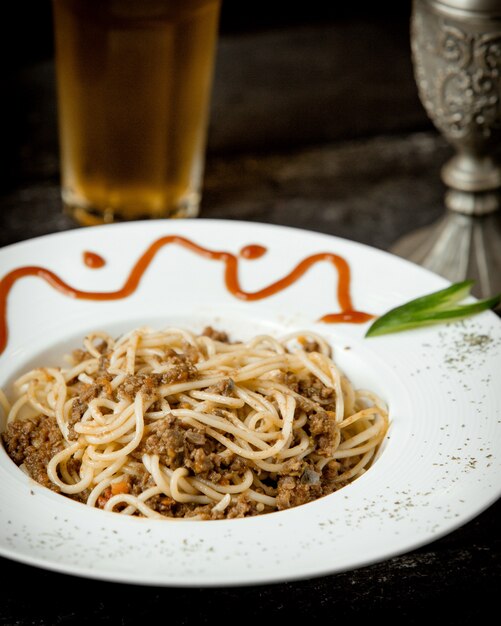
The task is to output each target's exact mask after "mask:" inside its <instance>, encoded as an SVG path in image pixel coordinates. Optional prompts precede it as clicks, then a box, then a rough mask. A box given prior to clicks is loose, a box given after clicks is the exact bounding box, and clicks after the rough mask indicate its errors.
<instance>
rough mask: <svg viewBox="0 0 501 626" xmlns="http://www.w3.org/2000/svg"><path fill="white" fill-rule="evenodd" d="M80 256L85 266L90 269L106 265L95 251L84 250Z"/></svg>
mask: <svg viewBox="0 0 501 626" xmlns="http://www.w3.org/2000/svg"><path fill="white" fill-rule="evenodd" d="M82 257H83V262H84V263H85V265H87V267H90V269H91V270H98V269H100V268H101V267H104V266H105V265H106V261H105V260H104V259H103V257H102V256H101V255H100V254H97V252H89V251H88V250H84V252H83V254H82Z"/></svg>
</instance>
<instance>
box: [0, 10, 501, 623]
mask: <svg viewBox="0 0 501 626" xmlns="http://www.w3.org/2000/svg"><path fill="white" fill-rule="evenodd" d="M7 82H8V84H9V87H10V94H11V97H10V98H8V99H7V100H6V101H4V103H3V106H4V116H3V119H4V121H5V120H8V121H9V123H8V124H7V128H6V129H5V136H4V141H3V145H2V149H1V153H0V154H1V165H2V171H3V176H2V179H1V181H0V191H1V197H0V245H1V246H4V245H7V244H10V243H14V242H17V241H21V240H25V239H28V238H31V237H34V236H38V235H42V234H45V233H50V232H55V231H64V230H67V229H69V228H75V227H76V225H75V224H74V223H72V222H71V221H70V220H69V218H67V217H66V216H64V215H63V214H62V212H61V203H60V198H59V180H58V155H57V132H56V111H55V101H54V73H53V64H52V62H51V61H50V60H47V61H44V62H36V63H32V64H30V65H26V66H24V67H23V68H22V69H21V70H19V71H17V72H13V73H11V75H10V76H8V77H7ZM450 155H451V150H450V148H449V147H448V146H447V145H446V144H445V142H444V141H443V140H442V139H441V138H440V137H439V136H438V135H437V133H436V132H435V131H434V129H433V128H432V126H431V124H430V123H429V121H428V120H427V118H426V116H425V114H424V112H423V109H422V107H421V105H420V103H419V100H418V98H417V95H416V89H415V84H414V80H413V76H412V67H411V62H410V53H409V42H408V31H407V29H406V27H405V25H404V24H402V23H401V22H400V23H390V22H382V21H381V22H377V21H374V20H371V21H363V20H352V21H343V22H332V23H326V24H321V25H316V26H315V25H310V26H301V25H296V26H294V27H290V28H288V29H271V30H268V31H264V32H254V33H245V34H239V35H226V36H223V37H222V38H221V42H220V46H219V55H218V60H217V72H216V80H215V85H214V98H213V108H212V117H211V126H210V134H209V150H208V155H207V166H206V175H205V182H204V195H203V203H202V213H201V215H202V216H203V217H207V218H228V219H243V220H250V221H259V222H268V223H274V224H285V225H290V226H296V227H301V228H306V229H310V230H316V231H320V232H325V233H330V234H333V235H338V236H341V237H346V238H349V239H353V240H356V241H361V242H364V243H368V244H370V245H373V246H375V247H379V248H384V249H387V248H389V247H390V246H391V244H392V243H393V242H394V241H395V240H397V239H398V238H399V237H400V236H401V235H403V234H404V233H406V232H408V231H410V230H413V229H415V228H417V227H419V226H422V225H425V224H428V223H430V222H432V221H433V220H435V219H437V218H438V217H439V216H440V215H441V214H442V211H443V206H442V196H443V193H444V189H443V186H442V184H441V182H440V179H439V172H440V167H441V166H442V164H443V163H444V161H445V160H446V159H447V158H448V157H449V156H450ZM500 522H501V504H500V503H499V502H498V503H497V504H495V505H493V506H491V507H490V508H489V509H488V510H487V511H485V512H484V513H482V514H481V515H480V516H478V517H477V518H476V519H474V520H473V521H471V522H470V523H468V524H466V525H465V526H463V527H462V528H460V529H459V530H457V531H455V532H453V533H451V534H450V535H448V536H446V537H444V538H442V539H439V540H437V541H435V542H434V543H432V544H430V545H428V546H425V547H423V548H421V549H419V550H416V551H414V552H411V553H409V554H406V555H403V556H399V557H396V558H393V559H391V560H390V561H387V562H384V563H380V564H377V565H373V566H371V567H366V568H363V569H358V570H355V571H351V572H346V573H342V574H337V575H333V576H328V577H322V578H317V579H313V580H306V581H299V582H290V583H282V584H276V585H270V586H262V587H244V588H222V589H169V588H147V587H135V586H129V585H118V584H112V583H104V582H98V581H93V580H85V579H78V578H75V577H72V576H64V575H61V574H56V573H52V572H48V571H44V570H39V569H35V568H32V567H29V566H26V565H21V564H18V563H15V562H11V561H8V560H5V559H2V560H0V563H1V565H2V573H3V576H2V580H3V584H2V594H1V595H2V599H1V602H0V625H2V624H5V625H7V624H9V625H14V624H16V625H22V626H25V625H28V624H30V625H31V624H36V625H46V624H47V625H49V624H80V623H92V624H138V623H146V622H147V621H149V620H152V619H158V618H155V616H156V615H160V616H162V613H164V614H165V617H161V619H162V620H164V619H165V620H166V621H171V620H173V619H175V622H176V624H179V625H182V624H190V623H196V624H207V623H211V622H212V621H214V620H215V619H224V620H227V619H231V620H233V619H236V618H237V619H238V617H240V616H241V615H243V614H244V612H245V614H246V615H251V616H252V617H260V618H263V619H266V620H267V622H268V623H270V621H271V622H272V621H274V620H276V619H279V618H287V617H291V616H298V617H307V618H308V619H309V623H314V622H315V621H316V620H317V619H318V618H327V619H328V620H330V621H332V623H339V622H340V621H341V620H344V619H348V618H349V619H352V618H353V617H355V618H358V619H359V620H360V621H361V620H362V619H364V620H365V619H371V620H372V621H374V620H375V619H378V618H384V619H387V618H394V619H399V620H402V621H403V623H407V624H409V623H410V624H418V623H421V622H422V621H423V620H425V619H426V620H429V619H430V618H431V617H432V616H433V617H436V618H440V619H441V620H442V621H443V623H445V624H463V623H465V624H466V623H472V622H474V621H475V620H479V619H482V618H484V619H485V618H487V615H488V614H489V611H490V610H496V609H497V603H498V598H497V593H498V592H499V583H500V573H501V558H500V552H501V550H500V544H501V542H500V533H499V528H500ZM42 590H48V593H47V595H46V597H45V598H44V599H43V600H42V601H39V600H37V601H31V598H32V594H34V596H38V592H41V591H42ZM172 611H174V612H175V615H176V617H175V618H174V617H173V616H172ZM233 616H235V617H233ZM237 616H238V617H237Z"/></svg>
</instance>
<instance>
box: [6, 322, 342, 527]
mask: <svg viewBox="0 0 501 626" xmlns="http://www.w3.org/2000/svg"><path fill="white" fill-rule="evenodd" d="M204 334H205V335H206V336H209V337H211V338H213V339H215V340H217V341H228V337H227V335H226V333H221V332H219V331H214V330H213V329H210V328H209V329H206V331H205V332H204ZM80 352H81V354H79V355H78V358H79V359H81V360H84V359H85V358H89V356H90V355H88V354H86V353H84V352H82V351H80ZM74 357H75V353H74ZM169 360H170V362H171V365H172V367H171V368H169V369H168V370H167V372H165V373H162V374H148V375H132V376H128V377H127V378H126V379H125V380H124V381H123V382H122V384H121V385H120V386H118V387H117V389H115V390H114V391H113V390H112V389H111V386H110V384H109V383H110V380H111V375H110V374H108V372H107V371H106V365H107V355H106V353H104V354H103V357H102V359H101V366H102V369H101V370H100V371H99V372H98V374H97V375H96V382H95V383H94V384H92V385H86V384H83V383H79V382H78V383H77V382H76V381H75V384H74V385H73V388H74V389H77V391H78V394H77V395H76V397H75V398H74V400H73V406H72V409H71V413H70V417H69V438H70V439H71V440H76V439H77V438H78V435H77V433H76V432H75V430H74V426H75V424H76V423H77V422H78V421H79V420H80V419H81V418H82V416H83V414H84V413H85V411H86V410H87V406H88V403H89V402H90V401H91V400H92V399H93V398H97V397H107V398H110V399H113V400H117V399H122V398H124V399H128V400H133V398H134V397H135V396H136V394H137V393H142V394H143V395H144V396H145V397H148V398H149V399H150V400H154V398H155V391H156V389H157V388H158V387H159V386H161V385H165V384H169V383H173V382H185V381H189V380H191V379H193V378H195V377H196V376H197V370H196V367H195V362H196V357H194V355H193V353H190V349H189V347H188V346H187V351H186V353H181V354H179V353H176V352H172V354H170V355H169ZM281 382H283V384H285V385H287V386H288V387H289V388H290V389H291V390H293V391H294V392H296V393H298V394H300V395H302V396H304V398H306V399H307V400H306V401H305V403H304V406H300V403H298V408H297V410H298V411H299V410H301V409H303V410H306V411H307V413H308V420H307V422H306V424H305V425H304V427H303V430H304V431H305V432H306V434H307V435H308V436H309V438H310V440H313V443H314V444H315V452H316V454H317V455H318V456H319V457H322V456H323V457H328V456H331V455H332V453H333V452H334V446H335V445H337V440H338V439H337V438H338V427H337V425H336V423H335V421H334V419H333V416H332V411H333V410H334V405H335V392H334V390H332V389H330V388H327V387H325V386H324V385H323V384H322V383H321V382H320V381H319V380H318V379H316V378H315V377H313V376H308V377H307V378H306V379H301V380H298V379H297V378H296V376H295V375H294V374H293V373H292V372H287V373H285V374H282V381H281ZM233 388H234V382H233V380H231V378H228V379H225V380H223V381H221V382H220V383H218V384H217V385H215V386H214V387H212V388H210V387H209V388H207V391H208V392H212V393H216V394H219V395H226V396H231V395H232V393H233ZM170 400H171V399H170V398H169V401H170ZM308 400H310V402H308ZM311 400H312V401H313V402H314V403H315V405H316V410H312V406H315V405H313V402H311ZM171 407H172V408H179V407H182V405H181V404H179V405H175V404H173V403H172V402H171ZM319 407H321V408H320V409H319ZM150 410H155V404H153V406H152V407H151V409H150ZM213 412H214V413H215V414H217V415H220V416H224V415H225V409H224V408H214V409H213ZM2 439H3V443H4V446H5V449H6V451H7V453H8V455H9V456H10V458H11V459H12V460H13V461H14V462H15V463H16V464H17V465H23V468H24V469H25V471H26V472H27V473H28V474H29V475H30V476H31V477H32V478H33V479H34V480H35V481H37V482H38V483H40V484H41V485H43V486H45V487H48V488H49V489H52V490H53V491H56V492H58V491H59V488H58V487H57V486H56V485H54V484H53V483H52V482H51V481H50V479H49V477H48V475H47V465H48V463H49V461H50V459H51V458H52V457H53V456H54V455H55V454H57V453H58V452H60V451H61V450H63V449H64V447H65V446H64V440H63V437H62V435H61V432H60V430H59V427H58V425H57V422H56V420H55V418H52V417H47V416H42V415H39V416H37V417H34V418H30V419H26V420H19V421H14V422H12V423H10V424H9V425H8V426H7V429H6V430H5V432H4V433H3V434H2ZM298 443H299V441H294V442H293V443H292V444H291V446H294V445H297V444H298ZM145 453H147V454H150V455H158V457H159V460H160V463H161V464H163V465H164V466H165V467H168V468H170V469H172V470H175V469H177V468H179V467H185V468H187V469H188V470H189V472H190V475H192V476H196V477H197V478H202V479H206V480H208V481H210V482H212V483H215V484H219V485H227V484H230V483H233V482H240V481H241V480H242V478H243V476H244V474H245V471H246V469H247V468H251V469H252V470H253V471H254V473H255V474H256V475H257V477H258V478H259V479H260V480H261V481H262V484H263V485H264V487H260V486H256V485H253V487H252V488H253V489H254V490H255V491H258V492H259V491H260V492H262V493H264V492H265V491H264V490H265V488H266V489H267V492H268V494H272V495H274V496H275V497H276V506H277V509H278V510H283V509H288V508H291V507H295V506H299V505H301V504H305V503H307V502H311V501H312V500H316V499H317V498H320V497H322V496H325V495H328V494H330V493H332V492H333V491H335V490H337V489H339V488H340V487H342V486H344V484H345V483H342V482H341V483H340V482H335V480H334V479H336V478H337V476H338V475H339V474H340V473H342V472H343V463H342V461H341V462H338V461H329V462H328V463H327V464H325V466H324V467H323V469H322V470H321V471H320V472H319V471H317V470H316V469H315V466H314V465H313V463H312V461H310V460H308V459H302V460H301V459H294V458H292V459H291V460H289V461H287V462H286V463H285V464H284V468H283V470H282V471H280V472H279V473H278V474H274V475H270V474H268V473H266V472H263V470H261V469H260V468H258V467H257V466H256V465H255V464H254V462H253V461H252V460H249V459H245V458H242V457H240V456H238V455H236V454H233V453H231V452H230V451H229V450H228V449H227V448H226V447H225V446H224V445H222V444H221V443H219V442H218V441H216V440H215V439H213V438H212V437H210V436H208V435H207V434H206V432H205V430H204V428H203V427H202V428H193V427H191V426H189V425H187V424H186V423H184V422H183V421H182V420H180V419H178V418H176V417H174V416H172V415H168V416H167V417H165V418H163V419H160V420H158V421H155V422H153V423H151V424H149V425H148V427H147V428H145V433H144V436H143V438H142V441H141V443H140V444H139V446H138V447H137V448H136V449H135V450H134V451H133V452H132V453H131V454H130V455H129V456H130V457H131V458H132V459H133V460H135V461H137V462H138V464H137V468H138V469H137V473H136V474H135V475H134V476H129V477H128V478H127V479H125V480H124V481H122V482H120V483H118V484H116V483H114V484H112V485H111V486H110V487H108V488H107V489H105V490H104V491H103V493H102V494H101V496H100V497H99V499H98V501H97V506H98V507H100V508H102V507H104V505H105V504H106V502H107V500H108V499H109V498H110V497H112V496H113V495H116V494H117V493H129V494H132V495H140V494H141V493H142V492H143V491H145V490H146V489H148V488H149V487H152V486H154V484H155V483H154V481H153V478H152V477H151V475H150V474H149V473H148V472H147V471H146V469H145V468H144V466H143V465H142V464H141V458H142V456H143V454H145ZM70 463H71V466H70V467H68V469H69V470H70V471H76V472H78V470H79V461H76V460H72V461H70ZM89 493H90V490H86V491H85V492H82V493H79V494H76V495H69V496H68V497H71V498H73V499H76V500H79V501H83V502H85V501H86V500H87V497H88V495H89ZM65 495H67V494H65ZM146 504H147V505H148V506H149V507H151V508H152V509H153V510H155V511H157V512H158V513H160V514H163V515H166V516H168V517H177V518H180V517H192V516H199V517H201V518H203V519H221V518H235V517H247V516H252V515H257V514H260V513H266V512H270V511H272V510H275V509H272V508H271V507H268V506H264V508H263V505H262V504H261V505H259V504H258V503H256V502H255V501H253V500H250V499H249V498H248V497H247V496H246V495H245V494H242V495H241V496H239V497H237V498H233V499H232V501H231V503H230V504H229V505H228V506H227V508H226V509H225V510H224V511H217V510H216V511H213V510H212V509H213V506H214V505H212V504H211V505H199V504H196V503H180V502H177V501H176V500H174V499H173V498H171V497H169V496H167V495H162V494H160V495H156V496H153V497H152V498H150V499H149V500H147V501H146ZM119 508H120V507H117V509H118V510H119ZM136 514H138V515H140V513H136Z"/></svg>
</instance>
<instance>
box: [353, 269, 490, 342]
mask: <svg viewBox="0 0 501 626" xmlns="http://www.w3.org/2000/svg"><path fill="white" fill-rule="evenodd" d="M472 286H473V281H472V280H465V281H463V282H460V283H454V284H453V285H451V286H450V287H447V288H446V289H441V290H440V291H435V292H434V293H430V294H428V295H426V296H422V297H421V298H416V299H415V300H411V301H410V302H407V303H406V304H402V306H398V307H396V308H395V309H391V311H388V313H385V314H384V315H382V316H381V317H379V318H378V319H377V320H376V321H375V322H374V323H373V324H372V325H371V327H370V328H369V330H368V331H367V332H366V334H365V336H366V337H376V336H378V335H386V334H387V333H396V332H398V331H401V330H407V329H409V328H418V327H421V326H429V325H431V324H440V323H445V322H453V321H455V320H458V319H462V318H464V317H469V316H470V315H476V314H477V313H481V312H482V311H486V310H487V309H492V308H494V307H496V306H497V305H498V304H499V303H500V302H501V294H498V295H497V296H493V297H492V298H486V299H485V300H478V301H477V302H472V303H471V304H463V305H459V304H457V303H459V302H461V301H462V300H464V299H465V298H466V297H468V296H469V295H470V291H471V288H472ZM455 305H456V306H455Z"/></svg>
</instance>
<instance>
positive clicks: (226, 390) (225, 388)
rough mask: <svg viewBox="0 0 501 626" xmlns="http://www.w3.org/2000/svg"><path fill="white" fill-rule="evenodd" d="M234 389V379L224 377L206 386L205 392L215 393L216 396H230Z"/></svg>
mask: <svg viewBox="0 0 501 626" xmlns="http://www.w3.org/2000/svg"><path fill="white" fill-rule="evenodd" d="M234 390H235V381H234V380H233V379H232V378H225V379H224V380H221V381H219V382H218V383H216V384H215V385H212V386H211V387H207V389H206V391H207V393H215V394H217V395H218V396H232V395H233V392H234Z"/></svg>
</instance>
